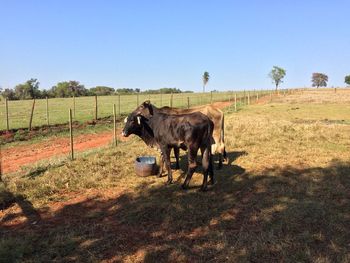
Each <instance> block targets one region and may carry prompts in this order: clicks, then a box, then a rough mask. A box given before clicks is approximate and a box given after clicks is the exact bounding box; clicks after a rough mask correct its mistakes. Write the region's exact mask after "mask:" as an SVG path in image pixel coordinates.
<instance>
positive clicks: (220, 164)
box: [218, 153, 222, 170]
mask: <svg viewBox="0 0 350 263" xmlns="http://www.w3.org/2000/svg"><path fill="white" fill-rule="evenodd" d="M218 156H219V164H218V170H220V169H221V168H222V154H221V153H219V154H218Z"/></svg>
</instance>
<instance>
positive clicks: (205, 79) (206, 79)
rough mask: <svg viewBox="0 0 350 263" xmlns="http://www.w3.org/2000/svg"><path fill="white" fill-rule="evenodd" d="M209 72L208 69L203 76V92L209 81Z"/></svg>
mask: <svg viewBox="0 0 350 263" xmlns="http://www.w3.org/2000/svg"><path fill="white" fill-rule="evenodd" d="M209 78H210V77H209V73H208V72H207V71H204V73H203V76H202V80H203V93H204V92H205V86H206V85H207V83H208V81H209Z"/></svg>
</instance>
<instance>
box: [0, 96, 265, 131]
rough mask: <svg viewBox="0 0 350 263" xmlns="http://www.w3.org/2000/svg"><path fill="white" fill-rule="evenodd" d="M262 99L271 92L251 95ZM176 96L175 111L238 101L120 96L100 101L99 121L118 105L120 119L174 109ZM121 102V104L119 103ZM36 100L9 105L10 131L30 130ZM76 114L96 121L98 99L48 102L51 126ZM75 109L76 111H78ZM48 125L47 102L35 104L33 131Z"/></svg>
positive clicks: (1, 124) (1, 117)
mask: <svg viewBox="0 0 350 263" xmlns="http://www.w3.org/2000/svg"><path fill="white" fill-rule="evenodd" d="M257 93H259V95H260V96H262V95H263V94H264V93H265V94H266V93H268V91H266V90H265V91H251V92H250V94H251V96H252V98H253V96H256V94H257ZM236 94H237V96H238V98H241V97H243V96H244V94H246V95H247V94H248V91H247V92H242V91H241V92H236ZM171 96H173V99H172V103H173V107H187V105H188V104H187V103H188V101H187V98H189V103H190V106H195V105H200V104H207V103H210V102H211V101H213V102H215V101H225V100H227V101H228V100H232V99H233V98H234V93H233V92H213V93H212V94H211V93H180V94H173V95H171V94H139V95H120V98H119V96H99V97H97V106H98V110H97V117H98V118H103V117H107V116H112V115H113V104H115V105H116V112H117V114H118V115H125V114H127V113H129V112H131V111H132V110H133V109H134V108H135V107H136V106H137V105H138V104H139V103H141V102H142V101H145V100H151V101H152V103H154V104H155V105H157V106H160V107H161V106H170V103H171V102H170V101H171ZM119 102H120V103H119ZM32 104H33V100H20V101H8V116H9V128H10V129H18V128H27V127H28V126H29V120H30V113H31V108H32ZM69 108H71V109H72V110H73V119H74V120H75V121H79V122H86V121H91V120H93V119H94V118H95V97H77V98H54V99H48V112H49V114H48V115H49V116H48V117H49V124H50V125H53V124H62V123H67V122H68V110H69ZM74 109H75V110H74ZM43 125H47V114H46V99H38V100H36V102H35V108H34V116H33V124H32V127H34V126H36V127H38V126H43ZM5 129H6V107H5V102H4V100H2V101H1V102H0V130H5Z"/></svg>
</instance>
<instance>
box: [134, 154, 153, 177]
mask: <svg viewBox="0 0 350 263" xmlns="http://www.w3.org/2000/svg"><path fill="white" fill-rule="evenodd" d="M135 172H136V174H137V175H138V176H149V175H152V174H156V173H157V162H156V157H154V156H140V157H137V158H136V160H135Z"/></svg>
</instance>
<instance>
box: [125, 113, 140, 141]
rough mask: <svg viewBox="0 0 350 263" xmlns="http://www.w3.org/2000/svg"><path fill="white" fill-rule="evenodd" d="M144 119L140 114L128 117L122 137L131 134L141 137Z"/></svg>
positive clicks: (132, 114)
mask: <svg viewBox="0 0 350 263" xmlns="http://www.w3.org/2000/svg"><path fill="white" fill-rule="evenodd" d="M143 121H144V117H143V116H142V115H140V114H135V113H134V112H133V113H131V114H130V115H129V116H128V117H126V118H125V119H124V123H125V126H124V129H123V131H122V135H123V136H124V137H128V136H129V135H130V134H136V135H140V134H141V132H142V125H143V123H142V122H143Z"/></svg>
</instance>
